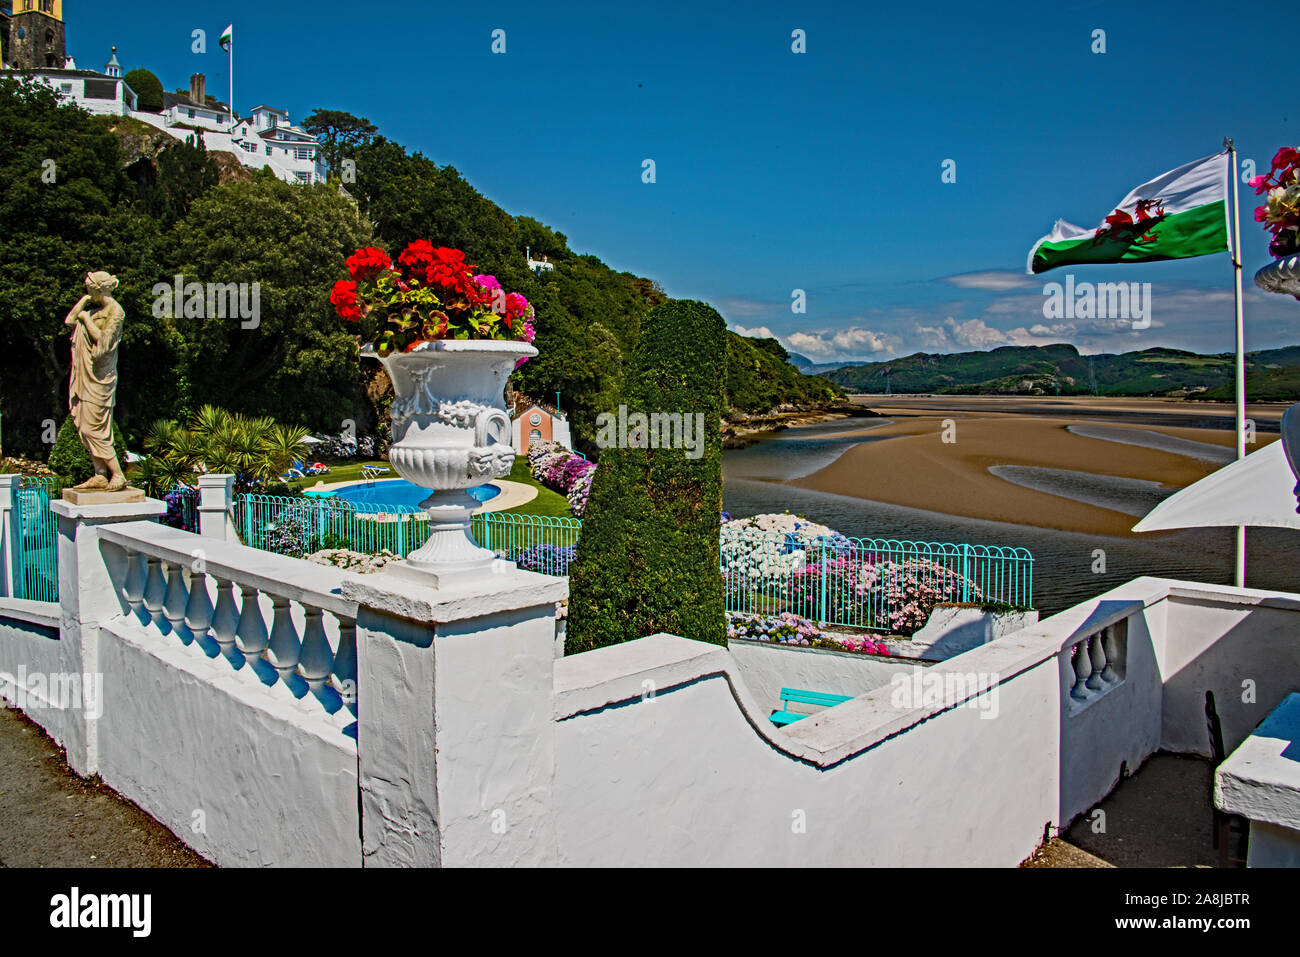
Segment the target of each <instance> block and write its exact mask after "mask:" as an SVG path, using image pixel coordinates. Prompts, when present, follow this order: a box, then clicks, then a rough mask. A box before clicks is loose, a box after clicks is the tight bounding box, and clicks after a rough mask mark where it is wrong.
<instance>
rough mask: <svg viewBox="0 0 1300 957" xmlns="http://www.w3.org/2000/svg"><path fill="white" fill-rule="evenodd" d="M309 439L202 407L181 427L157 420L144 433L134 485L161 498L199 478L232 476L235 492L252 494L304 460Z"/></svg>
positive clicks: (295, 430) (300, 432)
mask: <svg viewBox="0 0 1300 957" xmlns="http://www.w3.org/2000/svg"><path fill="white" fill-rule="evenodd" d="M309 434H310V433H309V432H308V430H307V429H305V428H303V427H302V426H297V425H282V424H280V423H277V422H276V421H275V420H274V419H271V418H269V417H259V418H253V417H249V416H244V415H240V414H238V413H235V412H229V411H227V410H225V409H218V408H216V407H215V406H210V405H205V406H204V407H203V408H201V409H199V411H198V412H196V413H195V414H194V415H193V416H191V417H190V420H189V422H187V423H185V424H184V425H182V424H181V423H179V422H176V421H173V420H170V419H159V420H158V421H157V422H155V423H154V424H153V425H152V426H151V427H150V429H149V433H148V435H146V436H145V440H144V447H145V451H146V452H147V453H148V458H146V459H145V461H144V463H143V464H142V466H141V469H140V480H141V482H142V483H143V484H144V486H145V488H146V490H148V492H149V494H151V495H162V494H163V493H165V492H168V491H170V490H171V489H173V488H175V487H176V486H177V485H193V484H194V482H195V480H196V478H197V477H198V475H199V473H201V472H224V473H228V474H232V475H234V476H235V491H236V492H251V491H257V490H258V489H260V488H262V487H264V486H266V485H267V484H268V483H271V482H274V481H276V480H278V479H279V477H280V475H282V474H283V473H284V471H285V470H286V469H287V468H289V466H290V465H291V464H293V462H294V460H295V459H300V458H302V456H303V455H305V454H306V450H307V446H306V445H305V444H304V442H303V440H304V439H305V438H307V436H308V435H309Z"/></svg>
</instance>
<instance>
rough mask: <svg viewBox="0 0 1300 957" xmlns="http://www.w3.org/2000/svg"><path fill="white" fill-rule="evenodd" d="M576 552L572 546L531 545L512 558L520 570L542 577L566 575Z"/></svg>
mask: <svg viewBox="0 0 1300 957" xmlns="http://www.w3.org/2000/svg"><path fill="white" fill-rule="evenodd" d="M576 551H577V549H576V547H575V546H573V545H548V544H541V545H532V546H529V547H528V548H525V549H522V550H521V551H519V552H518V553H516V554H515V556H514V562H515V564H516V565H518V566H519V567H520V568H526V569H528V571H530V572H541V573H542V574H543V575H567V574H569V564H570V563H571V562H572V561H573V556H574V554H575V552H576Z"/></svg>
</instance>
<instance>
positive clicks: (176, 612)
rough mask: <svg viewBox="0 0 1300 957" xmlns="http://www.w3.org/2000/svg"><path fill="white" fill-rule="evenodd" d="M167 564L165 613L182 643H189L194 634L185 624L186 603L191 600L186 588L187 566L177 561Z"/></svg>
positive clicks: (192, 639)
mask: <svg viewBox="0 0 1300 957" xmlns="http://www.w3.org/2000/svg"><path fill="white" fill-rule="evenodd" d="M165 564H166V565H167V597H166V598H164V599H163V615H164V616H165V617H166V619H167V622H168V623H169V624H170V625H171V626H172V627H171V630H172V631H174V632H175V633H176V637H177V638H179V639H180V640H181V644H183V645H188V644H190V643H191V642H192V641H194V635H193V634H192V633H191V632H190V629H189V626H188V625H186V624H185V605H186V602H187V601H188V600H189V594H188V593H187V592H186V589H185V567H184V566H183V565H180V564H177V563H175V562H166V563H165Z"/></svg>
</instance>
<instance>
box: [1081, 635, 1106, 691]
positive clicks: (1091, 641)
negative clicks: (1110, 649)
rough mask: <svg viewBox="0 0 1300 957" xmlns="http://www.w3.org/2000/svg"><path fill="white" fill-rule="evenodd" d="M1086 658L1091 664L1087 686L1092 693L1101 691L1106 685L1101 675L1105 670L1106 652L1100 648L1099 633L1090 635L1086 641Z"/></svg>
mask: <svg viewBox="0 0 1300 957" xmlns="http://www.w3.org/2000/svg"><path fill="white" fill-rule="evenodd" d="M1087 648H1088V658H1089V660H1090V661H1091V662H1092V674H1090V675H1088V680H1087V682H1086V684H1087V686H1088V687H1089V688H1090V689H1091V690H1093V691H1102V690H1104V689H1105V687H1106V684H1105V682H1103V681H1102V679H1101V673H1102V671H1104V670H1105V668H1106V650H1105V649H1104V648H1103V647H1102V646H1101V633H1100V632H1098V633H1097V634H1095V635H1090V636H1089V637H1088V640H1087Z"/></svg>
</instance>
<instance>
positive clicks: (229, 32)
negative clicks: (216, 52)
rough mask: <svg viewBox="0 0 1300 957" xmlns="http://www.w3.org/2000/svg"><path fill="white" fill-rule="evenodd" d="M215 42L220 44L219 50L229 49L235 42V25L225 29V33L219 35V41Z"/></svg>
mask: <svg viewBox="0 0 1300 957" xmlns="http://www.w3.org/2000/svg"><path fill="white" fill-rule="evenodd" d="M217 42H218V43H220V44H221V49H223V50H229V49H230V45H231V44H232V43H234V42H235V25H234V24H233V23H232V24H231V25H230V26H228V27H226V32H225V33H223V34H221V39H220V40H218V41H217Z"/></svg>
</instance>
